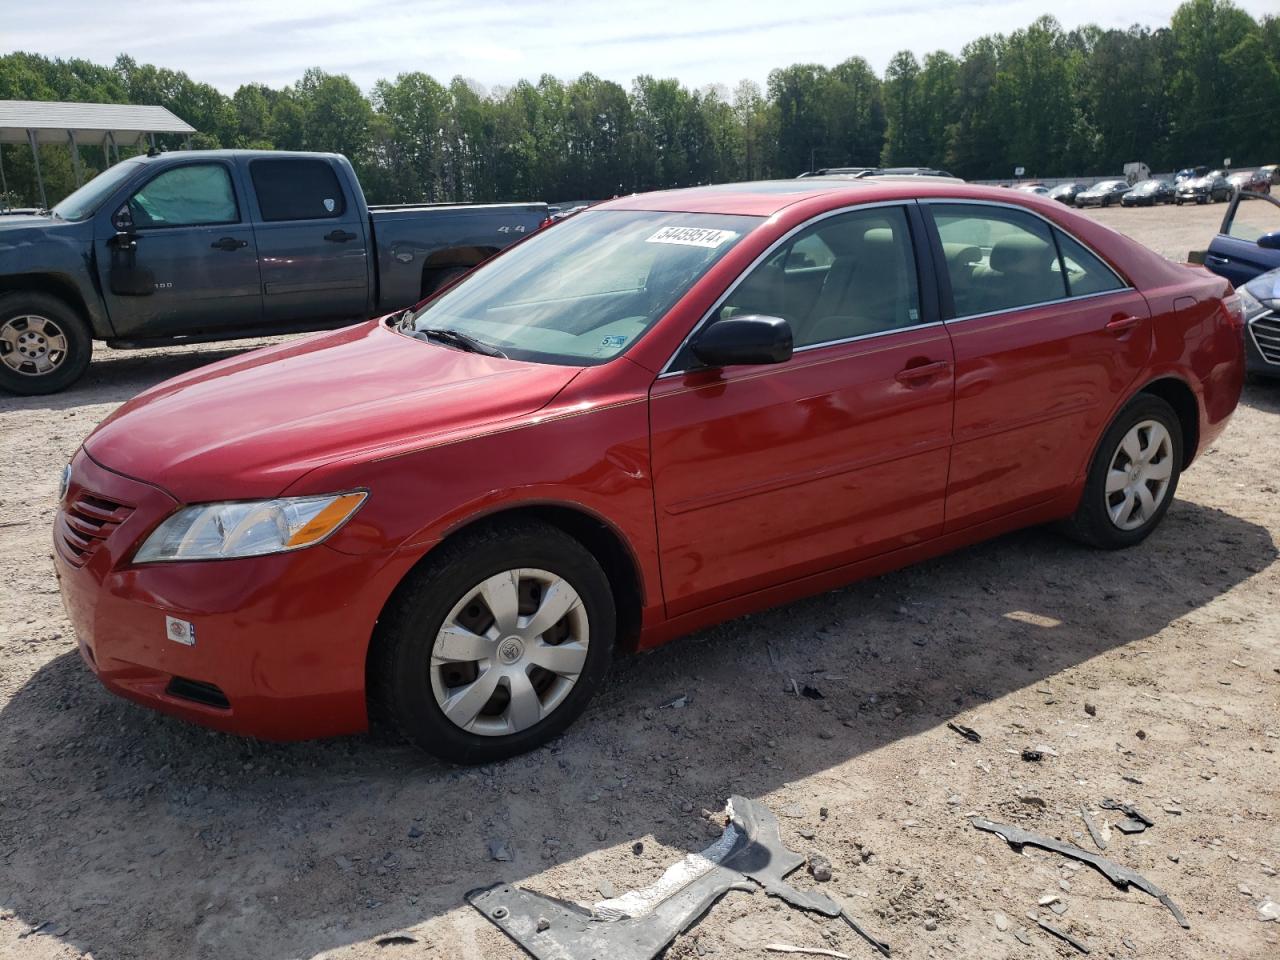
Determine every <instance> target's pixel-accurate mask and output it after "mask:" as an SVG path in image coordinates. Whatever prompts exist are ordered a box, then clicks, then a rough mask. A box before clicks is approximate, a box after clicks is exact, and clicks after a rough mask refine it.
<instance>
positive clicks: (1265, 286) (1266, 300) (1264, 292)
mask: <svg viewBox="0 0 1280 960" xmlns="http://www.w3.org/2000/svg"><path fill="white" fill-rule="evenodd" d="M1244 288H1245V289H1246V290H1248V291H1249V293H1250V295H1251V296H1253V297H1254V298H1255V299H1257V300H1258V301H1260V302H1261V303H1263V304H1264V305H1265V306H1268V307H1271V308H1272V309H1273V310H1274V309H1276V308H1277V307H1280V269H1277V270H1268V271H1267V272H1266V273H1263V274H1259V275H1258V276H1256V277H1254V278H1253V279H1252V280H1250V281H1249V282H1248V283H1246V284H1245V285H1244Z"/></svg>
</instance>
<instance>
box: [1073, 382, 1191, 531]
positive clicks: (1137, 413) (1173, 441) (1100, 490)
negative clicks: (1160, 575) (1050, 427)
mask: <svg viewBox="0 0 1280 960" xmlns="http://www.w3.org/2000/svg"><path fill="white" fill-rule="evenodd" d="M1182 456H1183V452H1182V426H1181V424H1180V423H1179V422H1178V415H1177V414H1176V413H1174V410H1173V408H1172V407H1171V406H1169V404H1168V403H1166V402H1165V401H1164V400H1161V399H1160V398H1159V397H1155V396H1152V395H1150V394H1139V395H1138V396H1137V397H1135V398H1134V399H1133V400H1132V401H1130V402H1129V404H1128V405H1127V406H1126V407H1125V408H1124V409H1123V410H1122V411H1120V413H1119V415H1118V416H1117V417H1116V419H1115V420H1114V421H1113V422H1112V424H1111V426H1110V428H1108V430H1107V432H1106V434H1105V435H1104V436H1103V438H1102V443H1101V444H1099V446H1098V451H1097V453H1095V454H1094V458H1093V463H1092V464H1091V465H1090V467H1089V476H1088V478H1087V480H1086V481H1085V488H1084V495H1083V496H1082V497H1081V500H1080V505H1079V507H1077V508H1076V512H1075V514H1074V515H1073V516H1072V517H1071V519H1070V520H1069V521H1068V524H1067V531H1068V533H1070V534H1071V535H1073V536H1074V537H1076V538H1077V539H1079V540H1082V541H1084V542H1085V543H1088V544H1091V545H1092V546H1095V547H1101V548H1103V549H1106V550H1118V549H1121V548H1123V547H1131V546H1134V545H1135V544H1138V543H1141V542H1142V541H1143V540H1145V539H1146V538H1147V537H1148V536H1149V535H1150V534H1151V531H1153V530H1154V529H1155V528H1156V527H1157V526H1159V524H1160V521H1161V520H1162V519H1164V515H1165V513H1166V512H1167V511H1168V509H1169V504H1170V503H1172V502H1173V496H1174V493H1175V492H1176V491H1177V489H1178V478H1179V476H1180V475H1181V472H1182Z"/></svg>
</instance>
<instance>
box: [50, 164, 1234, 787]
mask: <svg viewBox="0 0 1280 960" xmlns="http://www.w3.org/2000/svg"><path fill="white" fill-rule="evenodd" d="M1241 323H1242V319H1241V312H1240V306H1239V303H1238V301H1237V299H1236V298H1235V296H1234V294H1232V291H1231V288H1230V287H1229V286H1228V284H1227V283H1226V282H1225V281H1224V280H1222V279H1220V278H1218V277H1215V276H1213V275H1211V274H1208V273H1206V272H1204V271H1202V270H1200V269H1197V268H1190V267H1186V266H1181V265H1177V264H1173V263H1169V262H1167V261H1165V260H1164V259H1162V258H1160V257H1159V256H1157V255H1156V254H1154V253H1152V252H1150V251H1148V250H1146V249H1145V248H1143V247H1141V246H1139V245H1137V244H1135V243H1133V242H1132V241H1130V240H1128V239H1126V238H1125V237H1123V236H1121V235H1119V234H1117V233H1114V232H1112V231H1111V230H1109V229H1107V228H1105V227H1102V226H1100V225H1099V224H1097V223H1095V222H1093V221H1091V220H1089V219H1087V218H1085V217H1084V216H1082V215H1079V214H1076V213H1074V212H1072V211H1070V210H1068V209H1065V208H1064V207H1062V205H1060V204H1056V203H1053V202H1052V201H1048V200H1041V199H1039V198H1037V197H1034V196H1030V195H1025V194H1015V193H1011V192H1010V191H1007V190H994V189H986V188H981V187H973V186H966V185H963V184H957V183H956V182H955V181H941V180H939V181H929V180H923V179H921V178H918V177H916V178H910V179H904V180H892V179H880V180H857V181H845V180H835V179H833V180H823V179H817V178H814V179H803V180H796V181H787V182H766V183H752V184H738V185H731V186H721V187H707V188H698V189H692V190H680V191H672V192H663V193H651V194H645V195H640V196H633V197H628V198H625V199H621V200H615V201H612V202H610V203H606V204H603V205H600V206H598V207H595V208H593V209H590V210H588V211H586V212H583V213H580V214H578V215H577V216H575V217H572V218H569V219H567V220H565V221H563V222H562V223H559V224H557V225H555V226H554V227H551V228H550V229H547V230H544V231H542V232H541V233H538V234H536V235H534V236H532V237H531V238H529V239H528V240H526V241H525V242H523V243H521V244H518V245H516V246H513V247H511V248H509V249H508V250H507V251H505V252H504V253H502V254H501V255H500V256H498V257H496V258H495V259H493V260H491V261H489V262H488V263H487V264H485V265H484V266H483V267H480V268H479V269H477V270H475V271H474V272H473V273H471V274H470V275H468V276H467V277H466V278H465V279H463V280H462V281H461V282H459V283H457V284H456V285H454V286H453V287H451V288H449V289H447V290H446V291H444V292H443V293H441V294H439V295H437V296H436V297H435V299H433V300H431V301H429V302H426V303H424V304H421V305H419V306H418V307H417V308H415V309H413V310H409V311H406V312H404V313H402V314H400V315H397V316H392V317H387V318H384V319H382V320H377V321H370V322H368V323H362V324H359V325H357V326H354V327H350V328H347V329H344V330H341V331H338V332H334V333H327V334H321V335H317V336H312V337H310V338H307V339H304V340H295V341H293V342H291V343H288V344H284V345H280V346H275V347H270V348H267V349H265V350H259V351H257V352H255V353H251V354H247V355H244V356H241V357H237V358H234V359H231V360H226V361H223V362H221V363H216V364H213V365H210V366H207V367H204V368H202V369H200V370H197V371H195V372H192V373H189V374H186V375H184V376H181V377H178V378H176V379H173V380H170V381H168V382H166V383H163V384H160V385H159V386H157V387H155V388H153V389H151V390H149V391H147V392H146V393H143V394H142V395H140V396H139V397H137V398H136V399H134V400H133V401H131V402H130V403H128V404H125V405H124V406H123V407H121V408H120V410H119V411H118V412H117V413H115V415H113V416H112V417H110V418H109V419H108V420H107V421H106V422H104V423H103V424H102V425H101V426H99V427H98V428H97V429H96V430H95V431H94V432H93V434H92V435H91V436H90V437H89V438H88V439H87V440H86V441H85V444H84V446H83V448H82V449H81V450H80V451H79V452H78V453H77V454H76V456H75V459H74V460H73V461H72V463H71V464H70V466H69V467H68V468H67V474H66V477H65V482H64V486H63V491H62V498H61V504H60V508H59V510H58V514H57V520H56V526H55V531H54V544H55V547H56V550H55V562H56V566H57V570H58V574H59V577H60V579H61V584H62V592H63V596H64V597H65V599H66V605H67V609H68V611H69V613H70V617H71V619H72V621H73V622H74V624H75V628H76V631H77V633H78V635H79V642H80V650H81V652H82V654H83V656H84V658H85V660H86V661H87V662H88V664H89V666H90V667H91V668H92V669H93V670H94V671H95V672H96V673H97V674H98V676H99V677H100V678H101V679H102V682H103V683H104V684H106V685H107V687H109V688H110V689H111V690H114V691H115V692H117V693H120V694H123V695H124V696H126V697H129V698H131V699H134V700H136V701H138V702H140V703H143V704H146V705H148V706H152V707H155V708H157V709H160V710H164V711H166V712H168V713H172V714H175V715H177V716H180V717H184V718H186V719H189V720H194V721H196V722H199V723H204V724H208V725H210V726H213V727H217V728H220V729H223V730H228V731H233V732H237V733H243V734H253V735H257V736H262V737H270V738H300V737H315V736H322V735H330V734H341V733H350V732H355V731H360V730H363V729H365V727H366V725H367V723H368V717H369V715H370V713H371V712H379V713H381V714H384V715H385V716H386V717H388V718H389V719H390V720H391V721H392V722H393V723H394V724H396V725H397V726H398V727H399V728H400V729H401V730H403V731H404V733H405V734H407V735H408V736H409V737H410V738H412V739H413V740H414V741H416V742H417V743H418V744H420V745H421V746H423V747H424V748H426V749H427V750H429V751H432V752H433V753H436V754H438V755H440V756H442V757H446V758H449V759H453V760H458V761H466V762H471V761H488V760H492V759H494V758H497V757H502V756H506V755H509V754H513V753H516V752H519V751H523V750H527V749H529V748H531V747H534V746H536V745H537V744H540V743H542V742H544V741H546V740H547V739H548V738H550V737H552V736H554V735H556V734H557V733H559V732H560V731H562V730H563V729H564V728H565V727H566V726H567V725H568V724H569V723H570V721H571V720H572V719H573V718H574V717H575V716H576V715H577V714H578V713H580V712H581V711H582V710H583V708H584V707H585V706H586V704H587V702H588V700H589V699H590V697H591V695H592V693H593V692H594V691H595V690H596V689H597V688H598V687H599V686H600V684H601V682H602V680H603V678H604V675H605V671H606V670H607V668H608V666H609V662H610V659H611V658H612V657H613V655H614V652H615V650H618V649H621V650H624V651H625V650H636V649H645V648H649V647H652V646H654V645H656V644H660V643H662V642H664V641H666V640H668V639H670V638H672V637H674V636H676V635H678V634H682V633H685V632H687V631H690V630H693V629H696V628H698V627H702V626H705V625H707V624H710V623H712V622H715V621H719V620H723V619H725V618H729V617H735V616H738V615H740V614H743V613H746V612H748V611H751V610H756V609H759V608H762V607H766V606H770V605H773V604H777V603H781V602H785V601H788V600H791V599H793V598H797V597H800V596H803V595H806V594H811V593H814V592H817V591H821V590H826V589H829V588H832V587H834V586H836V585H839V584H843V583H847V582H849V581H851V580H855V579H858V578H861V577H865V576H869V575H873V574H878V573H882V572H884V571H886V570H889V569H892V568H895V567H900V566H903V565H904V564H908V563H912V562H915V561H918V560H921V559H922V558H925V557H930V556H934V555H936V554H940V553H943V552H945V551H948V550H953V549H955V548H957V547H960V546H963V545H965V544H969V543H972V542H974V541H977V540H981V539H984V538H987V537H991V536H994V535H996V534H999V533H1002V532H1004V531H1008V530H1012V529H1014V528H1017V527H1025V526H1027V525H1030V524H1042V523H1047V522H1049V521H1066V528H1067V529H1068V530H1069V531H1071V532H1073V533H1074V534H1075V535H1076V536H1077V537H1078V538H1079V539H1081V540H1083V541H1085V542H1087V543H1090V544H1093V545H1095V546H1097V547H1102V548H1118V547H1127V546H1131V545H1133V544H1136V543H1138V542H1140V541H1141V540H1143V539H1144V538H1145V537H1146V536H1147V535H1148V534H1149V533H1151V531H1152V530H1153V529H1154V528H1155V527H1156V526H1157V525H1158V524H1159V523H1160V520H1161V518H1162V517H1163V516H1164V513H1165V511H1166V510H1167V509H1168V508H1169V504H1170V501H1171V500H1172V499H1173V496H1174V492H1175V490H1176V489H1177V484H1178V476H1179V473H1180V472H1181V471H1182V470H1183V469H1185V468H1186V467H1187V466H1188V465H1189V464H1190V463H1191V462H1192V461H1193V459H1194V458H1195V456H1196V454H1197V453H1198V452H1199V451H1201V450H1203V449H1205V447H1206V446H1207V445H1208V444H1210V443H1211V442H1212V441H1213V439H1214V438H1215V437H1216V436H1217V435H1218V434H1219V432H1220V431H1221V430H1222V429H1223V427H1224V426H1225V425H1226V422H1227V419H1228V418H1229V417H1230V415H1231V412H1232V410H1233V409H1234V408H1235V406H1236V402H1237V400H1238V398H1239V394H1240V389H1241V381H1242V376H1243V358H1242V349H1241V343H1242V336H1241Z"/></svg>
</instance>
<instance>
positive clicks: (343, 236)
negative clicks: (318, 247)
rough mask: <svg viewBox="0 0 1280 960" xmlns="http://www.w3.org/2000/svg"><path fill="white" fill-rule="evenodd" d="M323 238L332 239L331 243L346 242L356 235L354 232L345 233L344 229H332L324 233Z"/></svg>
mask: <svg viewBox="0 0 1280 960" xmlns="http://www.w3.org/2000/svg"><path fill="white" fill-rule="evenodd" d="M324 238H325V239H326V240H329V241H332V242H333V243H346V242H347V241H348V240H354V239H355V238H356V235H355V234H354V233H347V231H345V230H333V231H331V232H329V233H326V234H325V235H324Z"/></svg>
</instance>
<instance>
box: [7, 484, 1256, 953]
mask: <svg viewBox="0 0 1280 960" xmlns="http://www.w3.org/2000/svg"><path fill="white" fill-rule="evenodd" d="M1275 557H1276V548H1275V545H1274V543H1273V542H1272V539H1271V536H1270V534H1269V533H1268V532H1267V531H1266V530H1264V529H1263V528H1262V527H1259V526H1257V525H1255V524H1252V523H1248V522H1245V521H1243V520H1241V519H1239V518H1237V517H1234V516H1231V515H1228V514H1226V513H1223V512H1221V511H1218V510H1215V509H1211V508H1208V507H1204V506H1200V505H1197V504H1195V503H1190V502H1186V501H1181V502H1178V503H1176V504H1175V505H1174V507H1173V509H1172V510H1171V511H1170V513H1169V515H1168V517H1167V520H1166V522H1165V524H1164V526H1163V527H1162V528H1161V530H1160V531H1159V532H1158V533H1157V534H1156V535H1155V536H1153V537H1152V538H1151V539H1150V540H1148V541H1147V542H1146V543H1145V544H1144V545H1142V546H1141V547H1138V548H1136V549H1133V550H1129V551H1125V552H1122V553H1116V554H1099V553H1095V552H1091V551H1087V550H1083V549H1080V548H1078V547H1076V546H1074V545H1072V544H1070V543H1068V542H1066V541H1064V540H1061V539H1059V538H1058V537H1056V536H1055V535H1053V534H1051V533H1048V532H1044V531H1028V532H1024V533H1019V534H1014V535H1011V536H1007V537H1004V538H1002V539H1000V540H997V541H994V542H991V543H988V544H984V545H981V546H978V547H974V548H970V549H967V550H964V551H962V552H960V553H958V554H955V555H953V556H951V557H947V558H943V559H939V560H936V561H932V562H929V563H926V564H923V565H921V566H918V567H914V568H910V569H908V570H905V571H901V572H898V573H895V574H890V575H887V576H884V577H880V578H876V579H874V580H870V581H866V582H864V583H861V584H858V585H855V586H852V587H848V588H845V589H843V590H839V591H835V592H832V593H828V594H825V595H822V596H819V597H816V598H813V599H810V600H807V601H804V602H800V603H796V604H792V605H789V606H786V607H782V608H778V609H775V610H772V611H770V612H767V613H764V614H760V615H756V616H753V617H749V618H744V619H740V620H736V621H733V622H731V623H728V624H724V625H721V626H719V627H717V628H714V629H712V630H708V631H704V632H702V633H700V634H697V635H695V636H692V637H688V638H685V639H683V640H681V641H677V642H676V643H674V644H672V645H669V646H668V647H666V648H663V649H662V650H659V651H657V652H655V653H652V654H649V655H646V656H640V657H634V658H629V659H625V660H621V661H619V662H618V663H617V665H616V667H615V669H614V672H613V674H612V675H611V679H610V681H609V683H608V685H607V687H606V689H604V690H603V691H602V692H601V694H600V695H599V696H598V698H597V699H596V701H595V703H594V706H593V707H592V708H591V709H590V710H589V711H588V712H587V714H586V715H585V716H584V717H582V718H581V719H580V720H579V721H578V722H577V724H576V725H575V726H574V727H573V728H572V729H571V730H570V731H569V732H568V733H567V734H566V735H565V736H564V737H563V738H562V739H561V740H559V741H558V742H557V743H555V744H554V745H552V746H551V747H549V748H545V749H542V750H539V751H537V752H536V753H534V754H532V755H529V756H526V757H521V758H517V759H514V760H511V761H508V762H507V763H504V764H499V765H496V766H493V767H486V768H481V769H457V768H451V767H448V766H445V765H442V764H439V763H437V762H435V761H433V760H431V759H429V758H427V757H425V756H422V755H419V754H417V753H416V752H414V751H413V750H411V749H409V748H407V747H404V746H401V745H398V744H394V743H390V742H388V741H386V740H385V739H380V738H378V737H368V738H364V737H360V738H350V739H344V740H338V741H329V742H322V743H306V744H291V745H276V744H265V743H259V742H253V741H248V740H242V739H236V738H232V737H228V736H222V735H219V734H214V733H210V732H208V731H204V730H201V729H197V728H195V727H191V726H187V725H184V724H182V723H179V722H177V721H174V720H170V719H168V718H165V717H162V716H159V715H157V714H153V713H150V712H148V711H146V710H143V709H141V708H136V707H133V706H131V705H129V704H126V703H124V702H122V701H118V700H116V699H114V698H112V697H111V696H110V695H108V694H106V693H105V692H103V691H102V690H101V689H100V688H99V687H98V686H97V684H96V682H95V681H94V680H93V678H92V677H91V676H90V675H89V674H88V672H87V670H86V669H85V668H84V667H83V666H82V665H81V663H80V662H79V660H78V658H77V657H76V656H75V655H74V654H71V653H68V654H66V655H63V656H60V657H58V658H57V659H55V660H53V661H52V662H50V663H49V664H47V665H46V666H45V667H44V668H43V669H41V670H40V671H39V672H38V673H37V674H36V675H34V676H33V677H31V679H30V680H29V682H27V683H26V684H25V685H24V686H23V687H22V688H21V689H20V690H18V691H17V693H16V694H15V695H14V696H13V698H12V700H11V701H10V703H9V704H8V706H7V707H5V708H4V710H3V713H2V715H0V723H2V724H3V729H4V731H5V734H4V737H3V742H2V744H0V758H2V762H0V864H2V865H3V871H2V875H3V879H0V883H3V884H4V888H3V889H0V896H2V897H4V899H5V901H6V902H7V903H8V905H9V906H10V907H11V908H13V909H15V910H16V911H17V912H18V915H19V916H20V918H21V919H23V920H25V921H28V922H30V923H33V924H34V923H37V922H39V921H41V920H50V921H51V924H50V926H49V927H48V928H46V932H47V931H54V932H55V933H56V934H57V933H60V935H61V937H62V939H64V940H65V941H66V942H68V943H69V944H71V945H73V946H75V947H77V948H78V949H91V950H93V951H94V952H95V954H96V955H97V956H99V957H156V956H174V957H178V956H183V957H186V956H201V957H202V956H210V957H213V956H218V957H250V956H266V955H272V956H286V955H288V956H311V955H313V954H315V953H317V952H320V951H324V950H326V949H332V948H336V947H341V946H343V945H346V944H349V943H352V942H355V941H358V940H364V939H366V938H369V937H372V936H376V935H378V934H381V933H384V932H386V931H389V930H394V929H398V928H402V927H405V926H409V925H413V924H418V923H421V922H422V921H424V920H425V919H428V918H430V917H434V916H438V915H440V914H443V913H444V912H446V911H449V910H451V909H453V908H456V907H458V906H460V905H461V904H462V902H463V901H462V897H463V894H464V893H465V892H466V891H467V890H469V889H471V888H473V887H476V886H480V885H484V884H487V883H490V882H493V881H496V880H504V881H507V882H522V881H525V880H526V879H528V878H530V877H533V876H535V875H537V874H538V873H540V872H541V871H542V870H543V869H545V868H546V867H547V866H548V864H549V862H561V863H565V862H576V863H577V864H578V865H580V869H581V870H583V871H584V872H589V871H590V869H591V866H590V858H591V857H592V856H593V855H594V854H596V853H597V852H598V851H600V850H601V849H604V848H606V847H611V846H613V845H617V844H622V843H629V842H630V841H631V840H632V839H634V838H636V837H642V836H646V835H651V836H652V837H653V838H655V840H656V841H657V842H659V843H665V844H669V845H670V846H672V847H676V848H679V849H684V850H695V849H700V848H701V847H702V846H704V845H705V843H706V842H707V839H706V831H705V829H704V825H703V824H702V822H701V821H700V820H699V819H698V818H697V816H696V814H695V815H693V816H690V815H688V814H682V813H681V812H680V810H681V805H682V804H685V803H692V804H693V805H694V808H695V810H696V809H699V808H706V809H709V810H716V809H719V808H720V807H722V806H723V804H724V801H725V798H726V797H727V796H728V795H729V794H730V793H741V794H743V795H746V796H750V797H760V796H762V795H764V794H767V793H769V792H770V791H773V790H776V789H779V788H780V787H782V786H784V785H786V784H789V783H794V782H796V781H800V780H803V779H804V778H808V777H811V776H812V775H814V774H818V773H821V772H822V771H825V770H828V769H829V768H831V767H834V766H836V765H838V764H841V763H843V762H845V761H847V760H849V759H850V758H853V757H857V756H859V755H861V754H864V753H866V752H868V751H874V750H877V749H878V748H881V747H884V746H886V745H887V744H890V743H893V742H895V741H898V740H900V739H902V738H908V737H912V736H915V735H917V734H920V733H922V732H925V731H929V730H931V729H933V728H936V727H938V726H939V725H941V724H944V723H945V722H946V721H947V720H948V719H949V718H951V717H953V716H956V715H958V714H960V713H962V712H963V711H966V710H969V709H971V708H973V707H975V706H978V705H981V704H984V703H987V702H990V701H992V700H995V699H997V698H1000V697H1002V696H1004V695H1006V694H1008V693H1010V692H1012V691H1016V690H1019V689H1021V688H1023V687H1026V686H1029V685H1034V684H1037V683H1039V682H1041V681H1043V680H1045V679H1046V678H1049V677H1052V676H1053V675H1055V674H1057V673H1058V672H1060V671H1062V670H1064V669H1067V668H1069V667H1072V666H1073V665H1076V664H1079V663H1081V662H1083V661H1085V660H1088V659H1089V658H1092V657H1096V656H1098V655H1099V654H1102V653H1104V652H1106V651H1108V650H1110V649H1113V648H1117V647H1121V646H1124V645H1126V644H1130V643H1132V642H1134V641H1138V640H1142V639H1144V638H1148V637H1151V636H1152V635H1154V634H1156V633H1158V632H1159V631H1160V630H1162V629H1163V628H1164V627H1166V626H1167V625H1168V624H1169V623H1170V622H1172V621H1173V620H1176V619H1178V618H1179V617H1182V616H1184V615H1186V614H1188V613H1189V612H1191V611H1193V610H1194V609H1195V608H1198V607H1201V606H1203V605H1205V604H1207V603H1208V602H1210V601H1212V600H1213V599H1214V598H1215V597H1218V596H1219V595H1220V594H1222V593H1224V592H1226V591H1228V590H1230V589H1231V588H1232V587H1234V586H1236V585H1237V584H1239V583H1240V582H1241V581H1243V580H1245V579H1247V578H1248V577H1250V576H1251V575H1252V574H1253V573H1255V572H1257V571H1260V570H1262V569H1263V568H1265V567H1266V566H1267V565H1269V564H1271V563H1272V562H1273V560H1274V559H1275ZM1082 598H1084V602H1082ZM770 648H772V649H771V650H770ZM790 678H796V679H797V680H798V681H799V682H800V683H804V682H806V681H807V680H812V681H813V682H816V683H818V684H819V685H820V686H821V687H822V689H823V690H824V692H825V694H826V699H825V700H823V701H821V702H815V701H812V700H808V699H805V698H802V697H796V696H794V695H793V694H791V693H789V692H786V691H787V690H788V688H789V680H790ZM678 695H687V696H688V705H687V706H686V707H684V708H683V709H664V708H662V707H661V705H662V704H664V703H667V702H668V701H670V700H672V699H673V698H675V697H676V696H678ZM874 786H875V788H876V789H885V790H893V789H906V790H910V789H911V787H910V786H909V785H902V784H898V785H896V786H895V785H890V784H886V785H880V784H877V785H874ZM493 838H498V839H501V840H503V841H505V842H508V843H510V844H511V847H512V851H513V854H514V858H513V860H512V861H511V862H509V863H495V862H491V861H489V859H488V857H487V854H486V841H487V840H489V839H493ZM549 839H552V840H556V841H558V843H557V844H549V843H548V842H547V841H548V840H549ZM547 857H550V860H548V859H546V858H547ZM514 952H515V951H514V949H513V951H512V953H514Z"/></svg>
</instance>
